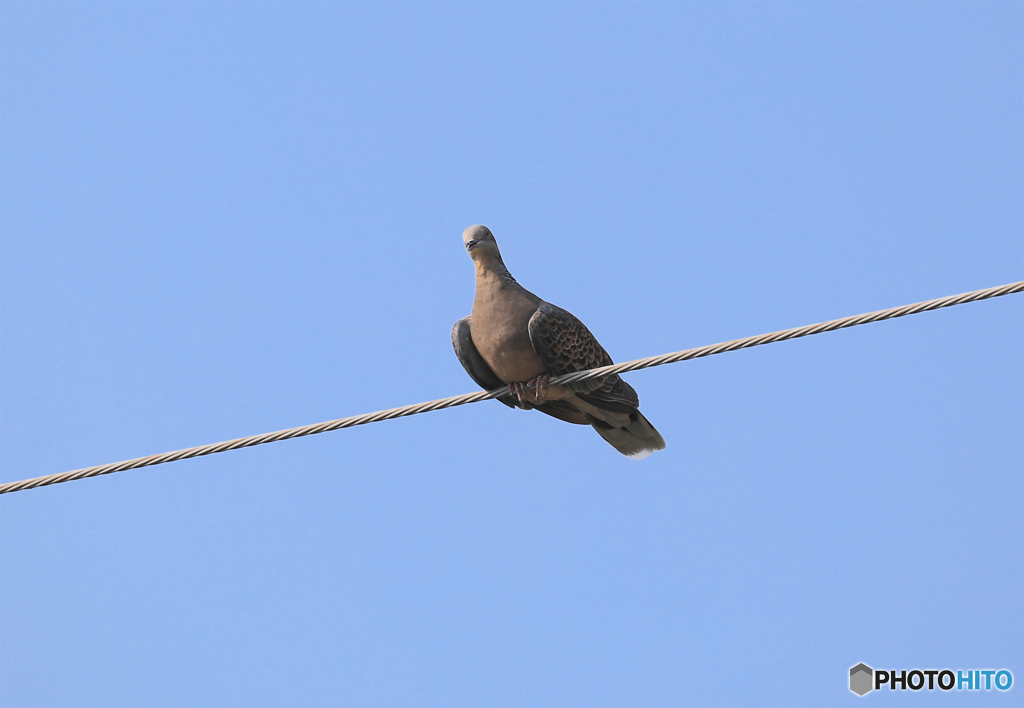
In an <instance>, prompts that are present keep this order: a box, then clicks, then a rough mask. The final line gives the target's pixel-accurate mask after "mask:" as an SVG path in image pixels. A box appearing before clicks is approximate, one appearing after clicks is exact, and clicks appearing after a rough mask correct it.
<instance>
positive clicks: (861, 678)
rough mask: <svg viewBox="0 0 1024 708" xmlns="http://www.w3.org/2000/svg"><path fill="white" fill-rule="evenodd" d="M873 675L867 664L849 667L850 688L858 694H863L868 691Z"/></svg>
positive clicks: (870, 687)
mask: <svg viewBox="0 0 1024 708" xmlns="http://www.w3.org/2000/svg"><path fill="white" fill-rule="evenodd" d="M873 677H874V671H872V670H871V667H870V666H868V665H867V664H857V665H856V666H854V667H853V668H852V669H850V690H851V691H853V692H854V693H856V694H857V695H858V696H863V695H865V694H866V693H867V692H868V691H870V690H871V689H872V688H873V686H872V685H871V684H872V683H874V682H873V681H872V680H871V679H872V678H873Z"/></svg>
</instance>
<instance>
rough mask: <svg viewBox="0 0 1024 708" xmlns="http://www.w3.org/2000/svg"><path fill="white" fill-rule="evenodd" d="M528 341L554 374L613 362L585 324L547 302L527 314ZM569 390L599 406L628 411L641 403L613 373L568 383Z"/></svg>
mask: <svg viewBox="0 0 1024 708" xmlns="http://www.w3.org/2000/svg"><path fill="white" fill-rule="evenodd" d="M529 332H530V342H531V343H532V344H533V348H534V351H536V352H537V355H538V356H539V357H540V359H541V361H542V362H543V363H544V366H545V367H546V368H547V370H548V373H550V374H552V375H553V376H561V375H563V374H571V373H573V372H575V371H586V370H587V369H595V368H597V367H599V366H610V365H611V364H613V363H615V362H613V361H612V358H611V356H609V355H608V352H606V351H605V349H604V347H602V346H601V344H600V343H599V342H598V341H597V338H596V337H594V335H593V334H591V333H590V330H589V329H587V326H586V325H585V324H583V323H582V322H580V321H579V320H578V319H577V318H576V317H574V316H573V315H572V313H570V312H568V311H566V310H563V309H562V308H561V307H558V306H556V305H552V304H551V303H549V302H544V303H541V306H540V307H539V308H538V309H537V312H535V313H534V314H533V317H531V318H530V325H529ZM567 387H568V388H569V390H570V391H572V392H573V393H575V394H576V395H578V396H580V397H582V398H583V399H584V400H587V401H589V402H591V403H593V404H594V405H596V406H599V407H601V408H604V409H607V410H612V411H616V412H621V413H629V412H631V411H633V410H635V409H636V408H637V406H639V405H640V399H639V397H637V395H636V391H634V390H633V387H632V386H630V385H629V384H627V383H626V382H625V381H623V380H622V379H621V378H620V377H619V376H617V375H615V374H613V375H611V376H604V377H601V378H597V379H588V380H586V381H579V382H576V383H571V384H568V386H567Z"/></svg>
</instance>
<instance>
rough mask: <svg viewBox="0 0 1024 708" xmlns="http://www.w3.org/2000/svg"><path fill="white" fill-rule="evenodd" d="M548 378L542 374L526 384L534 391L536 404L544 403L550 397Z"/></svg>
mask: <svg viewBox="0 0 1024 708" xmlns="http://www.w3.org/2000/svg"><path fill="white" fill-rule="evenodd" d="M548 378H549V377H548V375H547V374H541V375H540V376H537V377H535V378H532V379H530V380H529V381H527V382H526V387H527V388H528V389H529V388H532V389H533V399H534V403H543V402H544V399H545V398H547V397H548ZM531 384H532V385H531Z"/></svg>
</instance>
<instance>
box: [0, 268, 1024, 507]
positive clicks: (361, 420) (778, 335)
mask: <svg viewBox="0 0 1024 708" xmlns="http://www.w3.org/2000/svg"><path fill="white" fill-rule="evenodd" d="M1019 292H1024V281H1021V282H1018V283H1010V284H1008V285H1001V286H999V287H995V288H988V289H986V290H975V291H973V292H969V293H963V294H961V295H950V296H948V297H942V298H938V299H936V300H926V301H925V302H918V303H915V304H913V305H904V306H903V307H894V308H891V309H889V310H879V311H878V312H868V313H866V314H863V315H854V316H852V317H843V318H841V319H838V320H831V321H829V322H820V323H818V324H812V325H807V326H805V327H797V328H795V329H784V330H782V331H781V332H772V333H770V334H760V335H757V336H755V337H746V338H745V339H735V340H733V341H731V342H722V343H720V344H710V345H708V346H705V347H697V348H696V349H684V350H683V351H679V352H672V353H669V354H661V355H660V356H652V357H647V358H646V359H636V360H635V361H627V362H624V363H622V364H613V365H611V366H602V367H600V368H597V369H589V370H587V371H578V372H575V373H572V374H566V375H564V376H555V377H552V378H551V380H550V381H549V382H548V385H549V386H557V385H560V384H568V383H574V382H577V381H583V380H585V379H592V378H599V377H602V376H608V375H609V374H623V373H626V372H627V371H636V370H637V369H647V368H650V367H652V366H661V365H663V364H673V363H675V362H677V361H686V360H688V359H698V358H700V357H705V356H711V355H712V354H722V353H724V352H731V351H735V350H737V349H748V348H750V347H757V346H760V345H762V344H771V343H772V342H781V341H784V340H787V339H797V338H798V337H807V336H810V335H812V334H821V333H822V332H831V331H832V330H836V329H845V328H846V327H856V326H857V325H862V324H868V323H869V322H879V321H881V320H891V319H894V318H896V317H903V316H905V315H915V314H917V313H919V312H928V311H930V310H938V309H940V308H943V307H951V306H952V305H962V304H964V303H967V302H974V301H976V300H987V299H989V298H993V297H1000V296H1002V295H1010V294H1011V293H1019ZM506 393H508V388H506V387H502V388H496V389H494V390H493V391H478V392H476V393H466V394H463V395H461V396H452V397H451V398H442V399H440V400H437V401H427V402H425V403H417V404H414V405H411V406H402V407H401V408H390V409H388V410H384V411H377V412H376V413H364V414H363V415H357V416H352V417H350V418H339V419H338V420H331V421H327V422H326V423H316V424H314V425H304V426H302V427H299V428H289V429H288V430H279V431H277V432H276V433H263V434H262V435H252V436H250V437H247V438H238V439H237V440H228V441H226V442H219V443H213V444H210V445H201V446H199V447H190V448H186V449H184V450H177V451H175V452H165V453H164V454H162V455H151V456H149V457H138V458H135V459H134V460H125V461H124V462H113V463H110V464H106V465H98V466H96V467H86V468H84V469H80V470H72V471H71V472H63V473H61V474H51V475H47V476H45V477H35V478H34V479H25V480H22V481H20V482H8V483H6V484H0V494H7V493H9V492H19V491H21V490H23V489H33V488H35V487H45V486H47V485H50V484H59V483H61V482H70V481H71V480H74V479H84V478H86V477H97V476H99V475H102V474H110V473H112V472H121V471H123V470H132V469H137V468H139V467H150V466H152V465H162V464H164V463H165V462H174V461H175V460H185V459H188V458H190V457H201V456H203V455H212V454H214V453H217V452H227V451H228V450H237V449H239V448H243V447H253V446H255V445H263V444H265V443H271V442H277V441H278V440H290V439H291V438H301V437H303V436H305V435H316V434H317V433H326V432H328V431H330V430H340V429H342V428H351V427H353V426H356V425H365V424H366V423H376V422H377V421H381V420H390V419H392V418H403V417H405V416H410V415H416V414H418V413H427V412H429V411H436V410H440V409H442V408H452V407H454V406H463V405H466V404H467V403H476V402H478V401H486V400H489V399H491V398H497V397H498V396H502V395H504V394H506Z"/></svg>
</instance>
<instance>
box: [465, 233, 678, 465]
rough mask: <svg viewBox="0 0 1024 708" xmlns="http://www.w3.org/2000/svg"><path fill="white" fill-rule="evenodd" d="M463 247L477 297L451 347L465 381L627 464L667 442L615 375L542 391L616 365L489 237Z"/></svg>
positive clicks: (478, 236) (475, 237)
mask: <svg viewBox="0 0 1024 708" xmlns="http://www.w3.org/2000/svg"><path fill="white" fill-rule="evenodd" d="M462 242H463V245H464V246H465V248H466V251H468V253H469V256H470V258H472V260H473V264H474V266H475V268H476V294H475V296H474V298H473V310H472V313H471V314H470V315H468V316H467V317H463V318H462V319H461V320H459V321H458V322H456V323H455V326H454V327H452V346H453V347H454V348H455V355H456V356H457V357H458V359H459V362H461V363H462V366H463V368H464V369H465V370H466V373H467V374H469V376H470V378H471V379H473V381H474V382H476V384H477V385H478V386H480V387H481V388H484V389H487V390H491V389H495V388H501V387H503V386H508V392H507V393H506V394H504V395H502V396H499V397H498V400H499V401H501V402H502V403H504V404H505V405H506V406H509V407H510V408H520V409H523V410H531V409H537V410H539V411H540V412H541V413H546V414H547V415H550V416H552V417H554V418H558V419H559V420H564V421H566V422H567V423H575V424H577V425H590V426H592V427H593V428H594V430H596V431H597V434H598V435H600V436H601V437H602V438H604V439H605V440H606V441H607V442H608V443H609V444H610V445H611V446H612V447H614V448H615V449H616V450H618V451H619V452H621V453H622V454H623V455H626V456H627V457H630V458H632V459H637V460H639V459H643V458H645V457H647V456H648V455H650V454H652V453H653V452H654V451H656V450H663V449H664V448H665V439H664V438H662V437H661V433H659V432H658V431H657V430H656V429H655V427H654V426H653V425H651V423H650V421H648V420H647V418H645V417H644V415H643V414H642V413H641V412H640V411H639V405H640V399H639V397H638V396H637V394H636V391H634V390H633V387H632V386H630V385H629V384H628V383H626V382H625V381H623V380H622V379H621V378H620V377H619V376H618V375H616V374H612V375H610V376H603V377H600V378H594V379H588V380H586V381H579V382H575V383H570V384H566V385H563V386H557V385H556V386H548V379H549V378H550V377H552V376H561V375H563V374H569V373H572V372H574V371H585V370H587V369H594V368H597V367H599V366H609V365H611V364H613V363H614V362H613V361H612V358H611V357H610V356H609V355H608V352H606V351H605V350H604V347H602V346H601V345H600V343H598V341H597V339H596V338H595V337H594V335H593V334H591V333H590V330H589V329H587V327H586V325H584V324H583V323H582V322H580V321H579V320H578V319H577V318H576V317H574V316H573V315H572V314H571V313H569V312H568V311H566V310H563V309H562V308H561V307H558V306H557V305H552V304H551V303H550V302H545V301H544V300H542V299H541V298H539V297H537V296H536V295H534V294H533V293H531V292H530V291H529V290H527V289H526V288H524V287H523V286H522V285H520V284H519V283H518V282H517V281H516V279H515V278H513V277H512V274H511V273H509V272H508V268H506V267H505V263H504V261H503V260H502V259H501V252H500V251H499V250H498V242H497V241H496V240H495V238H494V234H492V233H491V230H490V229H488V228H487V227H486V226H483V225H481V224H476V225H474V226H470V227H469V228H467V229H466V230H465V231H463V232H462Z"/></svg>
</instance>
